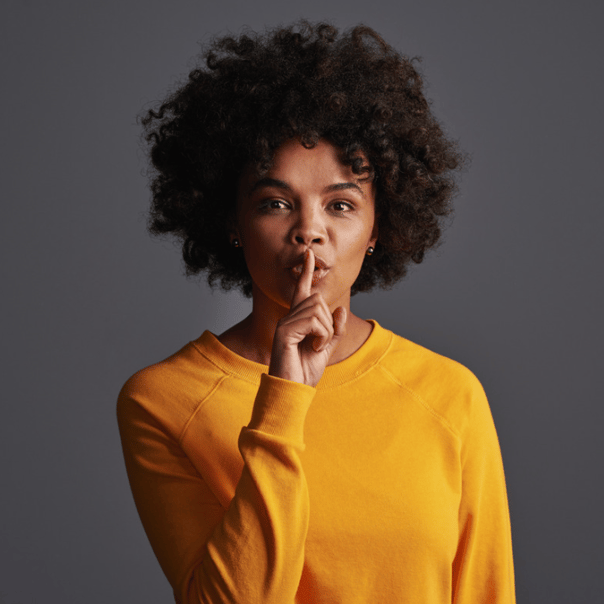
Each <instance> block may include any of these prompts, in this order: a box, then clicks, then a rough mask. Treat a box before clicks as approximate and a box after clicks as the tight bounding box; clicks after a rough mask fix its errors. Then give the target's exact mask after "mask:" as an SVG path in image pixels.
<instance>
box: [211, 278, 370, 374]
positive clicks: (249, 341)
mask: <svg viewBox="0 0 604 604" xmlns="http://www.w3.org/2000/svg"><path fill="white" fill-rule="evenodd" d="M339 306H342V307H344V308H345V309H346V313H347V320H346V332H347V333H346V336H344V338H343V339H342V340H341V341H340V344H339V345H338V348H337V349H336V350H335V352H334V354H333V356H332V357H331V359H330V361H329V364H330V365H333V364H334V363H338V362H339V361H342V360H343V359H345V358H347V357H349V356H350V355H351V354H353V353H354V352H356V351H357V350H358V349H359V348H360V346H362V344H363V343H364V342H365V340H366V339H367V338H368V337H369V334H370V333H371V324H370V323H368V322H367V321H364V320H363V319H361V318H359V317H357V316H356V315H353V314H352V313H351V312H350V296H347V297H346V299H341V300H338V301H336V302H335V303H334V304H331V305H330V306H329V309H330V311H331V312H333V311H334V310H335V309H336V308H338V307H339ZM289 310H290V309H289V308H286V307H284V306H281V305H280V304H277V303H276V302H274V301H273V300H271V299H269V298H267V297H266V296H265V295H264V294H263V293H262V292H260V291H256V290H254V291H253V306H252V312H251V313H250V314H249V315H248V316H247V317H246V318H245V319H243V321H241V322H240V323H237V325H234V326H233V327H231V328H230V329H228V330H227V331H225V332H224V333H222V334H221V335H220V336H219V337H218V339H219V340H220V341H221V342H222V343H223V344H224V345H225V346H226V347H227V348H230V349H231V350H232V351H233V352H235V353H237V354H239V355H240V356H242V357H244V358H247V359H249V360H251V361H255V362H256V363H261V364H262V365H270V360H271V351H272V348H273V337H274V334H275V330H276V329H277V323H278V322H279V320H280V319H282V318H283V317H284V316H285V315H287V313H288V312H289Z"/></svg>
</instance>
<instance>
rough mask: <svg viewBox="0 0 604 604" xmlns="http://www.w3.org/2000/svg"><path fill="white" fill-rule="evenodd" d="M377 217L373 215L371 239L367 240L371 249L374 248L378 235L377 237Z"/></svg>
mask: <svg viewBox="0 0 604 604" xmlns="http://www.w3.org/2000/svg"><path fill="white" fill-rule="evenodd" d="M378 219H379V215H378V214H376V215H375V219H374V221H373V230H372V231H371V239H370V240H369V245H370V246H371V247H375V244H376V243H377V240H378V235H379V228H378V222H379V220H378Z"/></svg>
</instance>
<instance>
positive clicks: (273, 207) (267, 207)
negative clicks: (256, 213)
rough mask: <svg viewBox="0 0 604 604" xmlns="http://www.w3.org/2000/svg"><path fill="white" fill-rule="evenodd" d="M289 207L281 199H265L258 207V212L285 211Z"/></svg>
mask: <svg viewBox="0 0 604 604" xmlns="http://www.w3.org/2000/svg"><path fill="white" fill-rule="evenodd" d="M288 208H289V205H288V204H287V202H285V201H283V200H282V199H267V200H266V201H264V202H263V203H262V204H261V205H260V210H261V211H263V212H271V211H279V210H287V209H288Z"/></svg>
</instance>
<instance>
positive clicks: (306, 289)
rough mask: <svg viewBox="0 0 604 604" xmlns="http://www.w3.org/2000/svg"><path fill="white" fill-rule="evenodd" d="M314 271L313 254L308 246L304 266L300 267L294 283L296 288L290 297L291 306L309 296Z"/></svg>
mask: <svg viewBox="0 0 604 604" xmlns="http://www.w3.org/2000/svg"><path fill="white" fill-rule="evenodd" d="M314 272H315V255H314V253H313V251H312V250H311V249H310V248H308V249H307V250H306V253H305V254H304V266H303V267H302V274H301V275H300V279H298V283H296V289H295V290H294V296H293V298H292V303H291V308H293V307H294V306H297V305H298V304H300V302H302V301H303V300H306V298H308V297H309V296H310V293H311V292H310V290H311V287H312V277H313V273H314Z"/></svg>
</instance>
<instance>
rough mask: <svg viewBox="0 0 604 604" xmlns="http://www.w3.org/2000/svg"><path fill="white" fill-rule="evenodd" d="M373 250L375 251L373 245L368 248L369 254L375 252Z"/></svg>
mask: <svg viewBox="0 0 604 604" xmlns="http://www.w3.org/2000/svg"><path fill="white" fill-rule="evenodd" d="M373 252H375V248H372V247H368V248H367V256H371V254H373Z"/></svg>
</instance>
